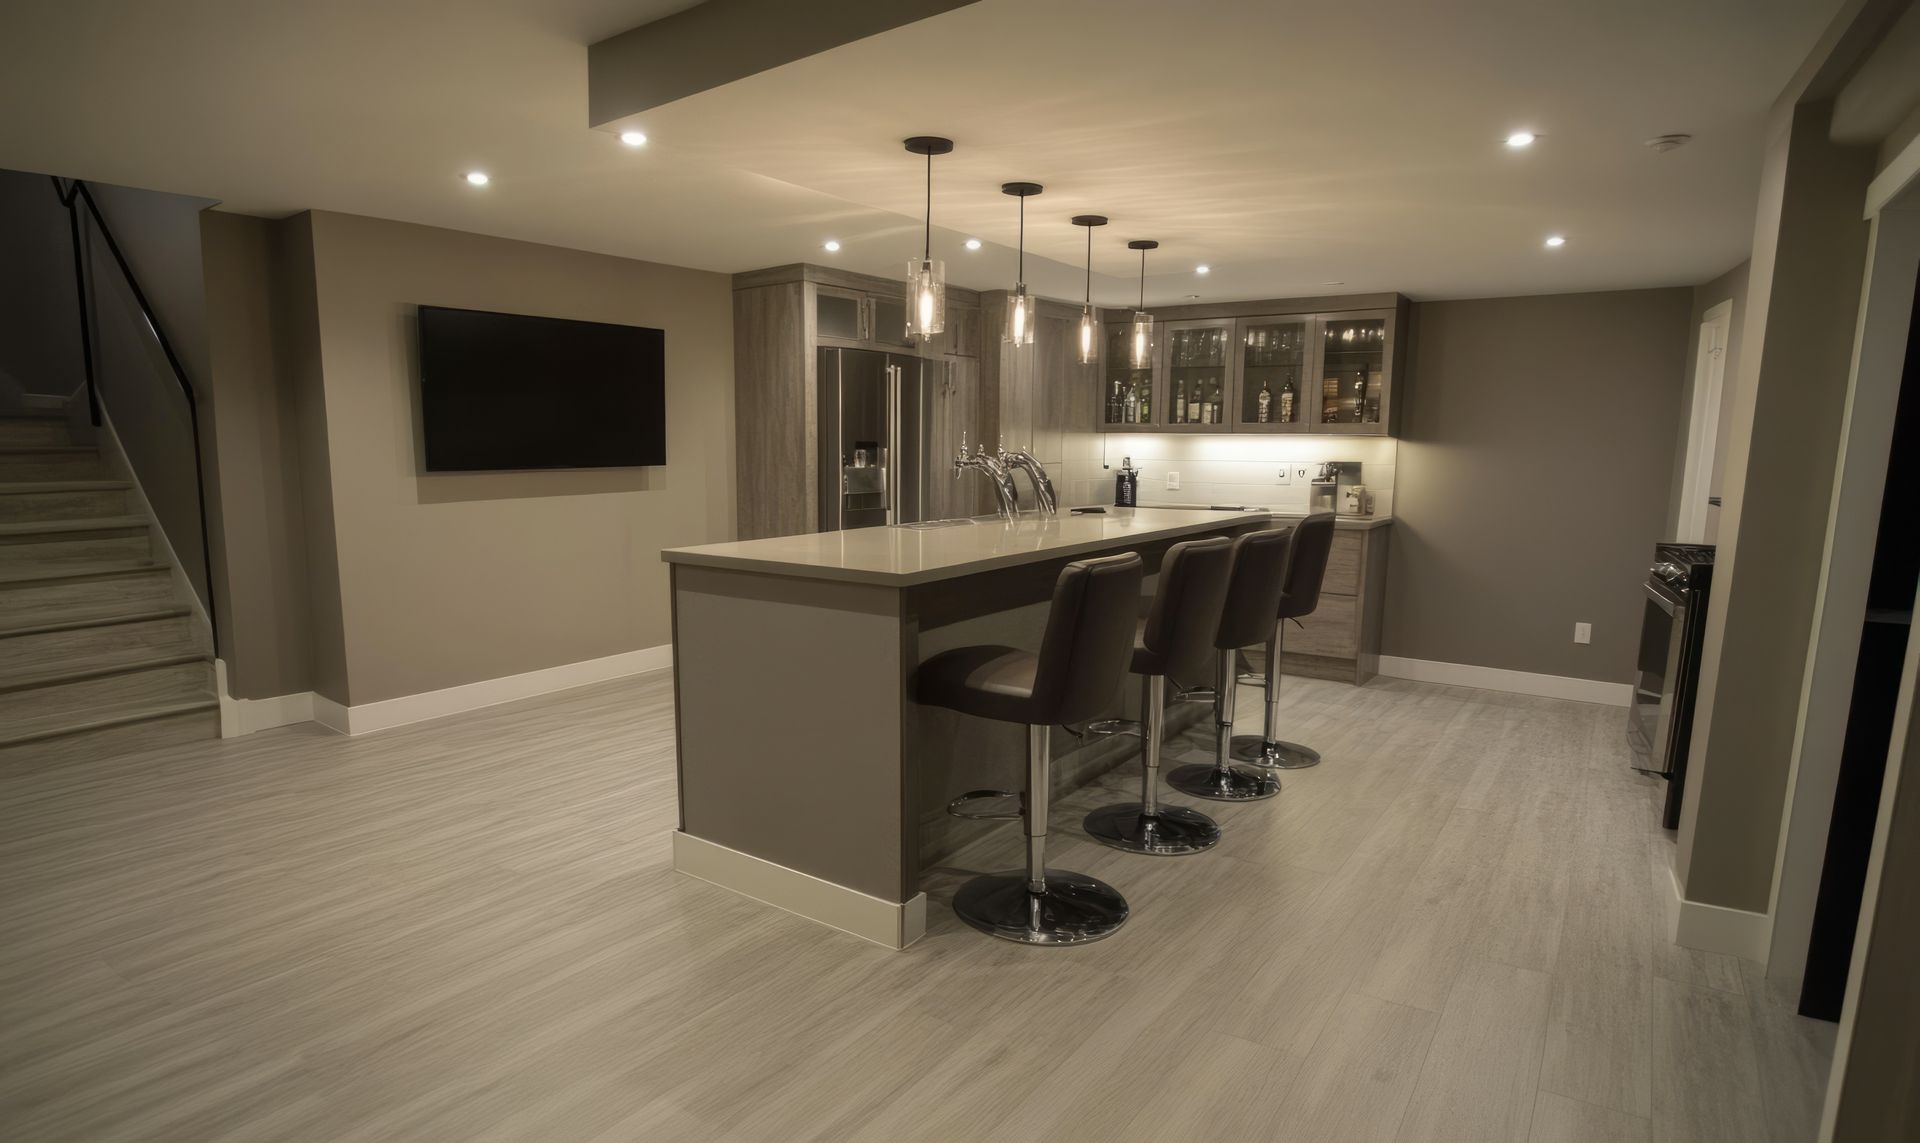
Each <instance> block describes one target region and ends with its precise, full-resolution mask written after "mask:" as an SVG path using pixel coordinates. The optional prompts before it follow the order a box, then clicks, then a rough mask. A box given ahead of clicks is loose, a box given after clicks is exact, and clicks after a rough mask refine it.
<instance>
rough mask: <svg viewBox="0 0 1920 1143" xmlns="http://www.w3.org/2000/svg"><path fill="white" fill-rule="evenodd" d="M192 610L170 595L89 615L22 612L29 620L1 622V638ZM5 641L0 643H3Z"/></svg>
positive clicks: (136, 620)
mask: <svg viewBox="0 0 1920 1143" xmlns="http://www.w3.org/2000/svg"><path fill="white" fill-rule="evenodd" d="M191 614H193V612H192V611H190V610H188V609H187V608H185V607H181V606H179V605H178V604H175V603H173V602H172V600H171V598H169V599H168V600H167V601H166V603H165V604H164V605H163V606H160V607H145V608H137V609H134V610H128V609H126V608H122V609H121V610H119V611H116V612H109V613H107V614H105V615H91V616H85V617H82V618H77V619H60V620H49V619H47V618H46V617H44V616H41V615H37V614H30V615H26V616H23V618H25V619H29V620H32V622H30V623H25V624H21V625H19V626H15V627H8V626H4V625H0V639H20V638H24V637H25V636H28V635H52V634H55V633H57V632H60V631H85V630H87V629H88V628H90V627H111V626H113V625H114V624H116V623H146V622H148V621H150V620H156V619H172V618H174V617H175V616H179V615H191ZM4 645H5V644H0V646H4Z"/></svg>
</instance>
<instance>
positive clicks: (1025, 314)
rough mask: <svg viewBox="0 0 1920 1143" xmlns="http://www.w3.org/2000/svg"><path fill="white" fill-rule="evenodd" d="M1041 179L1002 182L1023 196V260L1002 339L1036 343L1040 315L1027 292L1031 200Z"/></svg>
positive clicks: (1002, 189)
mask: <svg viewBox="0 0 1920 1143" xmlns="http://www.w3.org/2000/svg"><path fill="white" fill-rule="evenodd" d="M1042 189H1043V188H1042V187H1041V186H1040V184H1039V183H1001V184H1000V193H1001V194H1010V195H1013V196H1014V197H1016V198H1018V199H1019V200H1020V244H1019V245H1018V246H1017V247H1015V249H1016V250H1017V251H1018V258H1019V261H1018V263H1017V264H1016V267H1015V269H1014V274H1013V292H1012V293H1011V294H1008V295H1007V328H1006V330H1005V331H1004V332H1003V333H1002V334H1001V340H1003V341H1006V342H1007V343H1009V344H1011V345H1032V344H1033V327H1034V320H1035V318H1036V317H1038V316H1039V315H1037V314H1036V313H1035V312H1034V297H1033V295H1032V294H1030V293H1028V292H1027V280H1026V279H1027V200H1028V199H1029V198H1032V197H1033V196H1034V195H1037V194H1039V193H1040V191H1041V190H1042Z"/></svg>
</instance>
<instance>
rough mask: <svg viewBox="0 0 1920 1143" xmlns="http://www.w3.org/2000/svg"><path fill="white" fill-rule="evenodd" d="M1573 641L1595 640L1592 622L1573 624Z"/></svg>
mask: <svg viewBox="0 0 1920 1143" xmlns="http://www.w3.org/2000/svg"><path fill="white" fill-rule="evenodd" d="M1573 641H1574V642H1575V643H1591V642H1593V624H1591V623H1576V624H1574V625H1573Z"/></svg>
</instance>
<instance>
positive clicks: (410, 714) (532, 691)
mask: <svg viewBox="0 0 1920 1143" xmlns="http://www.w3.org/2000/svg"><path fill="white" fill-rule="evenodd" d="M672 665H673V645H672V644H662V645H661V646H658V647H642V648H641V649H640V650H638V651H626V652H623V653H621V654H618V655H608V656H606V657H605V658H600V659H587V660H585V661H583V662H579V663H563V664H561V665H560V666H558V667H545V668H542V669H540V670H538V671H527V672H526V673H524V674H519V675H507V676H505V677H503V678H498V679H483V680H481V681H480V682H477V683H466V684H464V685H462V686H457V687H448V688H446V689H445V690H438V691H425V692H423V693H421V694H417V695H402V696H401V697H399V698H393V699H385V700H383V701H381V702H370V703H362V704H361V705H359V706H344V705H342V704H340V703H337V702H335V701H333V700H332V699H330V698H328V697H326V696H325V695H321V694H315V693H312V692H303V693H301V694H296V695H279V696H277V697H274V698H270V699H233V698H228V697H227V686H226V664H225V663H219V662H216V663H215V665H214V668H215V674H216V678H217V680H218V682H219V687H220V733H221V736H222V737H224V738H232V737H235V736H237V735H241V734H252V733H253V732H254V731H256V730H268V729H270V728H272V727H275V726H286V725H288V724H290V723H294V722H308V721H312V722H317V723H319V724H320V725H322V726H324V727H326V728H328V729H329V730H335V731H338V732H339V733H341V734H371V733H372V732H374V731H376V730H388V729H391V728H392V727H396V726H405V725H407V724H408V723H413V722H425V721H427V720H428V719H432V718H445V717H447V716H448V715H450V714H461V713H464V712H466V711H470V710H480V709H482V708H484V707H489V706H498V705H500V704H501V703H503V702H515V701H517V700H519V699H523V698H533V697H535V696H537V695H544V694H552V693H553V692H555V691H565V690H572V689H573V688H574V687H584V686H587V685H588V684H590V683H604V682H607V681H608V680H611V679H621V678H625V677H627V676H628V675H643V674H646V673H647V672H649V671H658V670H663V669H665V668H667V667H670V666H672Z"/></svg>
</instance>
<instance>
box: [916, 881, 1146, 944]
mask: <svg viewBox="0 0 1920 1143" xmlns="http://www.w3.org/2000/svg"><path fill="white" fill-rule="evenodd" d="M953 911H954V912H955V913H956V914H958V915H959V917H960V919H961V920H963V921H965V922H966V923H967V924H969V925H972V926H973V927H974V928H976V929H979V930H980V931H981V932H983V933H986V934H988V935H989V936H995V937H999V938H1000V939H1001V940H1003V941H1017V942H1019V943H1020V944H1023V945H1084V944H1088V943H1090V942H1092V941H1097V940H1100V939H1101V938H1103V937H1110V936H1112V935H1113V934H1114V932H1115V931H1116V930H1118V929H1119V928H1120V926H1121V925H1123V924H1125V923H1126V920H1127V913H1128V909H1127V899H1126V898H1125V897H1122V896H1121V895H1120V893H1119V891H1118V890H1116V889H1115V888H1114V887H1113V886H1111V885H1109V884H1107V883H1106V882H1104V881H1101V880H1099V879H1098V878H1094V877H1088V876H1087V875H1086V874H1084V873H1069V872H1067V871H1066V870H1064V869H1049V870H1047V888H1046V891H1045V892H1044V893H1031V892H1028V890H1027V872H1026V870H1024V869H1019V870H1015V871H1013V872H1011V873H990V874H987V875H985V876H983V877H976V878H974V879H973V880H971V881H969V882H967V883H966V884H965V885H962V886H961V887H960V891H959V892H958V893H955V894H954V895H953Z"/></svg>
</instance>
